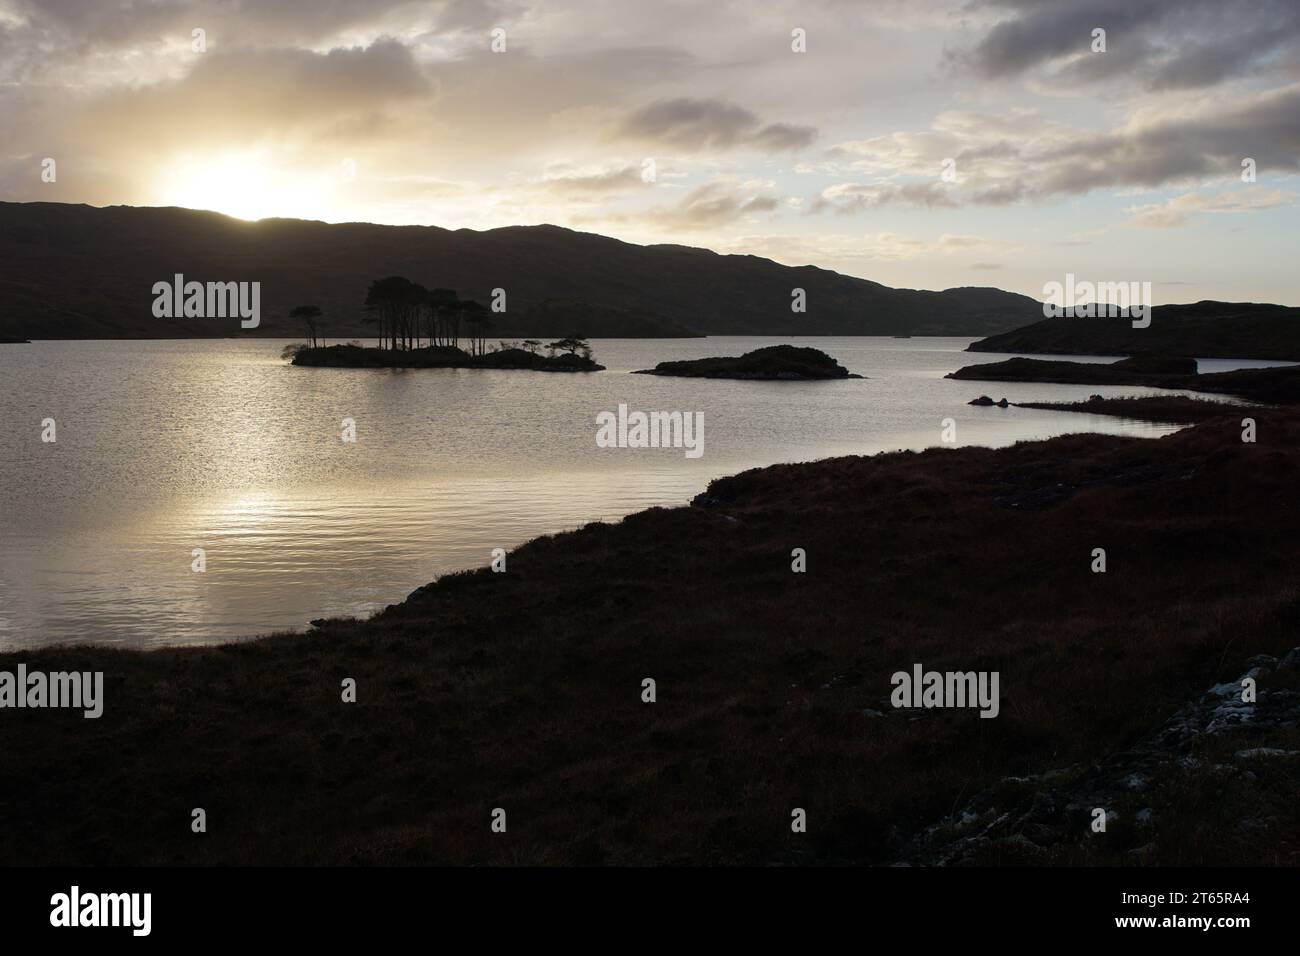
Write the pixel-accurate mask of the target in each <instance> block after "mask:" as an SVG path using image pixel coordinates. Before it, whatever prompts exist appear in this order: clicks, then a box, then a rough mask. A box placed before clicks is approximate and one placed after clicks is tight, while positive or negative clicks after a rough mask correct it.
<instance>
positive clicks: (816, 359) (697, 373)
mask: <svg viewBox="0 0 1300 956" xmlns="http://www.w3.org/2000/svg"><path fill="white" fill-rule="evenodd" d="M633 374H634V375H674V376H681V377H683V378H739V379H757V380H762V381H811V380H823V379H833V378H863V377H864V376H862V375H854V374H853V373H852V372H850V371H849V370H848V369H846V368H845V367H844V366H843V365H841V364H840V363H839V362H837V361H835V359H833V358H831V357H830V356H829V355H827V354H826V353H825V352H823V351H821V350H820V349H814V348H801V347H799V346H795V345H770V346H768V347H767V348H762V349H755V350H754V351H752V352H746V353H745V354H744V355H742V356H740V357H739V358H736V357H734V356H713V357H710V358H702V359H689V360H683V361H678V362H660V363H659V364H658V365H656V366H655V367H654V368H647V369H641V370H640V371H637V372H634V373H633Z"/></svg>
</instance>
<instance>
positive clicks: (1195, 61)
mask: <svg viewBox="0 0 1300 956" xmlns="http://www.w3.org/2000/svg"><path fill="white" fill-rule="evenodd" d="M973 7H974V8H975V9H978V10H984V11H992V12H996V13H1001V14H1004V16H1003V17H1002V18H1001V19H1000V20H999V21H998V22H997V23H996V24H995V25H993V26H992V27H991V28H990V29H989V30H988V31H987V32H986V33H985V34H984V35H983V36H982V38H981V39H980V40H979V41H978V42H977V43H975V44H974V46H972V47H970V48H966V49H959V50H955V51H953V52H952V53H951V54H949V57H948V61H949V63H950V64H951V65H953V66H955V67H957V68H958V69H960V70H963V71H965V72H968V73H970V74H972V75H974V76H976V77H979V78H983V79H990V80H1004V79H1010V78H1015V77H1019V76H1022V75H1024V74H1027V73H1031V72H1032V73H1034V74H1035V75H1037V76H1038V77H1039V78H1040V79H1042V80H1043V81H1044V82H1046V83H1048V84H1049V85H1050V86H1053V87H1055V88H1057V89H1072V88H1077V87H1078V85H1079V84H1081V83H1083V84H1094V83H1125V84H1132V83H1133V82H1134V81H1136V82H1138V83H1140V84H1142V85H1143V86H1145V87H1146V88H1147V89H1151V90H1170V89H1200V88H1204V87H1208V86H1212V85H1215V84H1218V83H1221V82H1223V81H1225V80H1230V79H1234V78H1239V77H1248V76H1254V75H1259V74H1268V73H1273V74H1277V75H1286V71H1287V63H1288V62H1294V59H1295V57H1296V55H1297V53H1300V45H1298V41H1300V6H1298V5H1297V4H1295V3H1294V2H1292V0H1143V2H1142V3H1131V2H1127V0H1079V2H1070V3H1029V2H1024V0H983V2H979V3H976V4H974V5H973ZM1005 14H1009V16H1006V15H1005ZM1095 29H1103V30H1105V31H1106V50H1105V52H1095V53H1094V52H1093V51H1092V41H1093V31H1094V30H1095Z"/></svg>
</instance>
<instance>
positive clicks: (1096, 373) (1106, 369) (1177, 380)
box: [945, 355, 1300, 405]
mask: <svg viewBox="0 0 1300 956" xmlns="http://www.w3.org/2000/svg"><path fill="white" fill-rule="evenodd" d="M945 377H946V378H954V379H963V380H968V381H977V382H1044V383H1048V382H1050V383H1055V384H1064V385H1146V386H1149V387H1151V388H1177V389H1186V390H1188V391H1193V392H1213V393H1218V394H1222V395H1234V396H1236V397H1238V398H1245V399H1249V400H1251V401H1256V402H1267V403H1269V404H1277V405H1291V404H1295V403H1297V402H1300V365H1282V366H1270V367H1268V368H1243V369H1235V370H1233V371H1231V372H1210V373H1208V374H1198V373H1197V366H1196V360H1195V359H1189V358H1165V357H1160V356H1147V355H1135V356H1130V357H1129V358H1126V359H1120V360H1119V361H1118V362H1110V363H1100V362H1067V361H1049V360H1045V359H1030V358H1012V359H1007V360H1006V361H1004V362H988V363H986V364H983V365H967V366H965V367H964V368H959V369H958V370H957V371H955V372H950V373H949V374H948V375H947V376H945Z"/></svg>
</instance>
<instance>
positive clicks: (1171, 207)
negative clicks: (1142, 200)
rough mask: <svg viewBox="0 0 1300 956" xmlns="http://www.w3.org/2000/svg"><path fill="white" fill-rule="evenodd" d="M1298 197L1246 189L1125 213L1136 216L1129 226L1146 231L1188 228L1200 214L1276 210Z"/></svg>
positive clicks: (1178, 199) (1180, 199) (1183, 198)
mask: <svg viewBox="0 0 1300 956" xmlns="http://www.w3.org/2000/svg"><path fill="white" fill-rule="evenodd" d="M1294 198H1295V194H1294V193H1287V192H1282V191H1280V190H1272V191H1264V190H1258V189H1256V188H1255V187H1245V188H1242V189H1241V190H1239V191H1237V192H1230V193H1229V192H1225V193H1219V194H1218V195H1217V196H1209V195H1204V194H1201V193H1184V194H1183V195H1181V196H1175V197H1174V198H1173V199H1170V200H1169V201H1168V202H1165V203H1161V204H1148V205H1143V206H1130V207H1129V208H1128V209H1126V210H1124V211H1125V212H1127V213H1128V214H1129V215H1130V216H1131V217H1132V218H1131V219H1130V220H1129V225H1132V226H1138V227H1140V228H1145V229H1171V228H1174V227H1176V226H1183V225H1186V224H1187V223H1188V222H1189V221H1191V219H1192V218H1193V217H1194V216H1195V215H1196V214H1197V213H1224V212H1256V211H1258V210H1261V209H1276V208H1277V207H1279V206H1284V205H1286V204H1287V203H1289V202H1290V201H1291V200H1292V199H1294Z"/></svg>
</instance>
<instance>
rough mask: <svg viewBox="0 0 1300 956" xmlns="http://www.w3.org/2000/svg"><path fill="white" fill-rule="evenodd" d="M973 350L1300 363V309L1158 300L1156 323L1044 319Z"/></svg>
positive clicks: (1119, 319)
mask: <svg viewBox="0 0 1300 956" xmlns="http://www.w3.org/2000/svg"><path fill="white" fill-rule="evenodd" d="M966 351H968V352H1004V353H1009V354H1016V353H1028V354H1030V355H1035V354H1037V355H1134V354H1138V353H1143V352H1146V353H1155V354H1159V355H1170V356H1176V357H1185V358H1238V359H1265V360H1268V359H1280V360H1282V361H1297V362H1300V308H1292V307H1289V306H1284V305H1262V304H1259V303H1255V302H1213V301H1203V302H1196V303H1192V304H1190V305H1158V306H1156V307H1154V308H1153V309H1152V310H1151V324H1150V326H1149V327H1147V328H1134V327H1133V323H1132V320H1131V319H1130V318H1129V317H1128V316H1126V315H1120V316H1114V317H1093V318H1076V317H1074V316H1070V315H1066V316H1062V317H1060V318H1054V319H1044V320H1043V321H1041V322H1035V323H1033V324H1032V325H1027V326H1025V327H1024V328H1020V329H1014V330H1012V331H1009V332H1002V333H1000V334H998V335H991V336H989V337H988V338H986V339H981V340H980V341H978V342H974V343H972V344H971V345H969V346H968V347H967V349H966Z"/></svg>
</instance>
